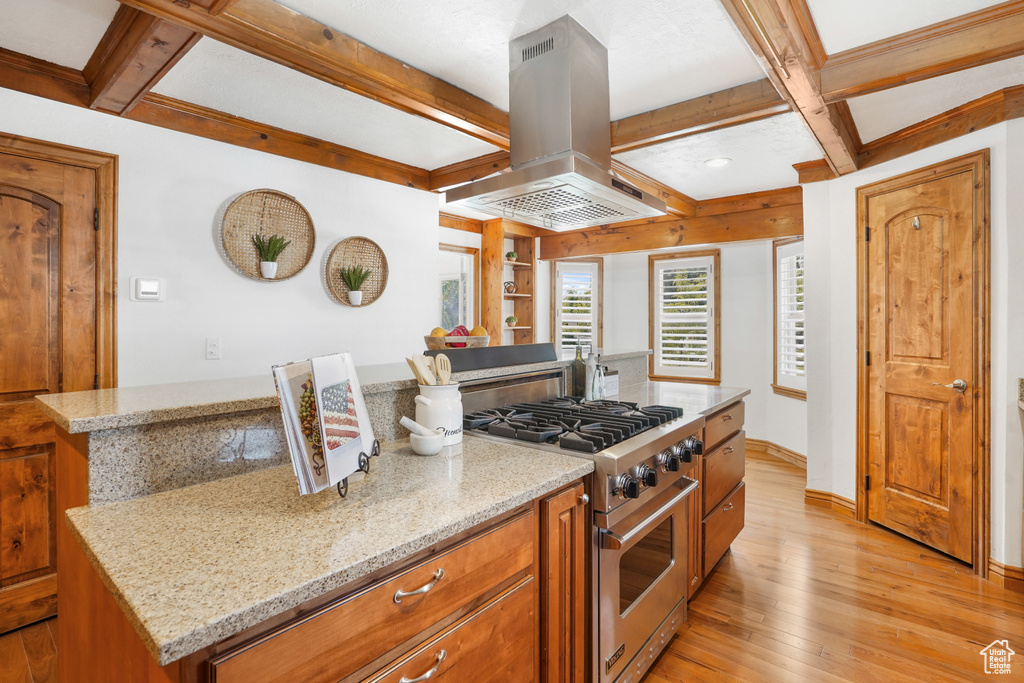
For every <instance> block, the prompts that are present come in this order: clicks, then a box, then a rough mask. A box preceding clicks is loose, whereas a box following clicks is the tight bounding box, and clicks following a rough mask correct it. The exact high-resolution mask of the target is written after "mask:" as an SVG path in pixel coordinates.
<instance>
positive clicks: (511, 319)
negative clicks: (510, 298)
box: [505, 315, 519, 327]
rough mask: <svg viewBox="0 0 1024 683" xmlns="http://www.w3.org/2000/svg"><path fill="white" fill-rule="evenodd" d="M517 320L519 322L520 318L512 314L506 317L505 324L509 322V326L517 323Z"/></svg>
mask: <svg viewBox="0 0 1024 683" xmlns="http://www.w3.org/2000/svg"><path fill="white" fill-rule="evenodd" d="M517 322H519V318H517V317H515V316H514V315H510V316H509V317H507V318H505V324H507V325H508V326H509V327H511V326H512V325H515V324H516V323H517Z"/></svg>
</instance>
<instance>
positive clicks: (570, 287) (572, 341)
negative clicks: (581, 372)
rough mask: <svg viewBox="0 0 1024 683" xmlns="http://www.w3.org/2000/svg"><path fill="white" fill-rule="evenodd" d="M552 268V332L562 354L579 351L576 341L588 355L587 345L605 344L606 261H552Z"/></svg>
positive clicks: (569, 355)
mask: <svg viewBox="0 0 1024 683" xmlns="http://www.w3.org/2000/svg"><path fill="white" fill-rule="evenodd" d="M551 269H552V270H551V302H552V306H551V336H552V337H553V338H554V343H555V346H556V347H557V348H558V349H559V353H560V354H561V356H562V357H563V358H572V357H574V356H575V355H576V344H582V345H583V347H584V352H583V355H584V357H586V354H587V351H586V349H592V348H599V347H600V346H601V345H602V344H603V341H602V331H601V327H602V320H601V289H602V285H601V283H602V281H603V279H604V264H603V261H601V260H600V259H598V260H593V261H591V260H587V261H552V263H551ZM595 331H596V338H595Z"/></svg>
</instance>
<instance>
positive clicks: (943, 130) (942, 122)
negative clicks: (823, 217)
mask: <svg viewBox="0 0 1024 683" xmlns="http://www.w3.org/2000/svg"><path fill="white" fill-rule="evenodd" d="M1022 116H1024V85H1018V86H1014V87H1012V88H1004V89H1002V90H997V91H995V92H993V93H990V94H988V95H985V96H984V97H979V98H978V99H976V100H972V101H970V102H968V103H967V104H963V105H960V106H959V107H954V108H953V109H950V110H949V111H944V112H942V113H941V114H937V115H935V116H932V117H931V118H928V119H925V120H924V121H921V122H919V123H915V124H914V125H912V126H907V127H906V128H903V129H901V130H898V131H896V132H894V133H890V134H889V135H886V136H884V137H880V138H878V139H877V140H872V141H871V142H868V143H866V144H864V146H863V147H862V149H861V152H860V154H859V155H858V159H857V164H858V166H859V167H861V168H867V167H869V166H875V165H877V164H880V163H883V162H885V161H891V160H893V159H898V158H900V157H902V156H906V155H908V154H912V153H913V152H917V151H919V150H922V149H925V148H927V147H931V146H933V145H937V144H939V143H942V142H946V141H948V140H952V139H954V138H958V137H960V136H962V135H967V134H968V133H973V132H974V131H976V130H981V129H982V128H987V127H989V126H994V125H996V124H998V123H1002V122H1004V121H1009V120H1011V119H1018V118H1021V117H1022ZM793 168H794V169H796V172H797V174H798V175H799V177H800V182H801V184H806V183H815V182H820V181H822V180H832V179H833V178H835V177H836V176H835V174H833V173H832V172H831V169H830V168H829V167H828V165H827V164H826V163H825V160H824V159H820V160H817V161H805V162H803V163H800V164H793Z"/></svg>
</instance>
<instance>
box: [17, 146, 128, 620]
mask: <svg viewBox="0 0 1024 683" xmlns="http://www.w3.org/2000/svg"><path fill="white" fill-rule="evenodd" d="M83 164H85V165H83ZM114 165H115V161H114V159H113V158H111V157H109V156H104V155H94V154H93V153H83V152H82V151H80V150H73V149H70V148H65V147H60V146H52V145H48V144H46V143H37V142H35V141H29V140H24V139H19V138H13V137H6V136H3V135H0V633H2V632H5V631H9V630H11V629H13V628H18V627H19V626H22V625H24V624H28V623H31V622H33V621H36V620H38V619H42V618H45V617H48V616H51V615H52V614H54V613H55V612H56V609H57V602H56V594H57V581H56V571H57V557H56V552H57V550H56V546H57V543H56V533H57V528H56V525H57V523H58V519H59V516H60V514H59V513H60V512H62V511H60V510H59V509H58V504H57V493H56V477H55V475H56V462H55V460H56V458H55V455H56V449H55V445H54V437H55V434H54V430H55V426H54V424H53V423H52V422H51V421H49V420H48V419H46V417H45V416H44V415H43V414H42V412H40V411H39V409H38V408H36V406H35V402H34V400H33V397H35V396H37V395H40V394H47V393H56V392H60V391H79V390H84V389H92V388H94V387H96V386H98V385H99V384H100V379H101V377H100V375H101V374H103V375H104V377H103V379H104V382H103V384H105V385H106V386H111V385H112V384H113V376H112V372H113V356H112V345H111V344H112V336H111V335H112V330H113V328H112V321H113V290H112V289H111V286H112V284H113V281H112V272H111V273H107V272H106V270H109V266H111V265H112V264H113V261H112V253H109V252H110V249H111V248H112V246H113V242H112V239H109V242H108V238H112V235H111V234H108V233H110V232H111V231H110V230H109V229H110V228H112V227H113V222H112V217H108V218H107V220H106V221H104V223H105V224H106V225H107V227H108V230H100V229H98V227H103V226H101V225H100V221H99V213H98V211H99V209H100V208H101V204H103V205H104V206H103V208H104V209H106V210H107V211H112V208H113V207H112V203H111V201H110V199H111V198H112V196H113V195H109V197H108V196H104V197H101V194H103V193H105V192H106V191H107V188H106V187H104V186H105V185H109V183H110V181H111V180H112V179H113V175H112V172H113V171H114ZM103 200H106V201H103ZM101 255H102V258H101ZM108 279H109V282H108V281H107V280H108ZM101 311H102V315H101V314H100V312H101ZM100 340H102V344H103V345H104V348H103V350H102V351H103V352H102V353H101V350H100V348H99V347H100ZM101 356H105V357H104V358H103V362H102V363H101V362H98V361H99V360H100V357H101Z"/></svg>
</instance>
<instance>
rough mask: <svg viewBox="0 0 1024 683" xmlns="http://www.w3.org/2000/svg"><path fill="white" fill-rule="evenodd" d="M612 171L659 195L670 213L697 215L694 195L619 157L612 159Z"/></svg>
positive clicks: (648, 191) (632, 183) (652, 193)
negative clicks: (681, 190)
mask: <svg viewBox="0 0 1024 683" xmlns="http://www.w3.org/2000/svg"><path fill="white" fill-rule="evenodd" d="M612 172H613V173H616V174H618V176H619V177H620V178H622V179H623V180H625V181H626V182H628V183H630V184H631V185H634V186H636V187H637V189H640V190H643V191H644V192H646V193H647V194H651V195H654V196H655V197H659V198H660V199H661V200H662V201H664V202H665V204H666V205H667V206H668V211H669V213H674V214H677V215H679V216H695V215H697V200H696V199H694V198H693V197H690V196H688V195H685V194H683V193H682V192H680V191H679V190H674V189H672V188H671V187H669V186H668V185H665V184H664V183H660V182H658V181H657V180H655V179H654V178H651V177H649V176H646V175H644V174H643V173H641V172H640V171H637V170H636V169H634V168H632V167H630V166H627V165H626V164H624V163H622V162H621V161H618V160H617V159H612Z"/></svg>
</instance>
